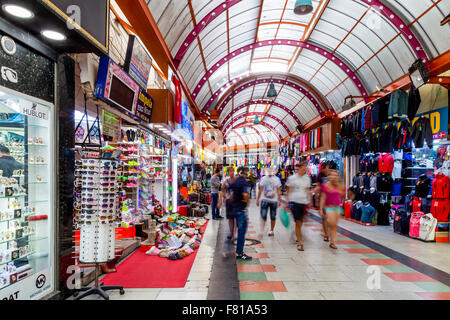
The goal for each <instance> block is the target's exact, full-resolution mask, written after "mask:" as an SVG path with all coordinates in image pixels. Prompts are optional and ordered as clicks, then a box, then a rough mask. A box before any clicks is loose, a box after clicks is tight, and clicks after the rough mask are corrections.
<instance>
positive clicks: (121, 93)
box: [94, 57, 141, 115]
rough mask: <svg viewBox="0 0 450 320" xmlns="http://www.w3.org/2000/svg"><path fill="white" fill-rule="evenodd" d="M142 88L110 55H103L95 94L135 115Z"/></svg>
mask: <svg viewBox="0 0 450 320" xmlns="http://www.w3.org/2000/svg"><path fill="white" fill-rule="evenodd" d="M140 90H141V88H140V87H139V85H138V84H137V83H136V82H135V81H134V80H133V79H132V78H131V77H130V76H129V75H128V73H126V72H125V71H124V70H122V69H121V68H120V67H119V65H118V64H117V63H115V62H114V61H113V60H112V59H111V58H109V57H101V58H100V65H99V67H98V74H97V82H96V85H95V91H94V96H95V97H97V98H100V99H103V100H105V101H107V102H109V103H111V104H113V105H115V106H117V107H119V108H123V109H125V110H127V111H128V112H131V113H132V114H133V115H134V114H135V111H136V104H137V101H138V97H139V92H140Z"/></svg>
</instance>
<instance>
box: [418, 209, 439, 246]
mask: <svg viewBox="0 0 450 320" xmlns="http://www.w3.org/2000/svg"><path fill="white" fill-rule="evenodd" d="M436 225H437V219H436V218H434V217H433V215H432V214H431V213H428V214H426V215H423V216H422V217H421V218H420V229H419V238H420V239H422V240H425V241H434V237H435V235H436Z"/></svg>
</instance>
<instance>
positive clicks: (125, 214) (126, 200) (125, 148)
mask: <svg viewBox="0 0 450 320" xmlns="http://www.w3.org/2000/svg"><path fill="white" fill-rule="evenodd" d="M126 132H127V133H128V135H129V136H131V137H133V134H132V133H133V132H136V131H134V130H130V129H128V130H126ZM128 139H130V138H128ZM114 145H115V146H117V147H119V148H121V150H122V155H121V156H120V158H119V161H120V162H119V166H120V167H121V169H122V170H121V173H120V174H119V175H118V177H119V181H120V182H122V193H123V196H122V203H123V206H122V211H121V220H122V224H123V225H124V226H126V227H128V226H132V225H134V224H135V223H138V222H139V220H140V213H139V182H140V180H141V166H140V163H139V162H138V161H139V142H120V143H116V144H114Z"/></svg>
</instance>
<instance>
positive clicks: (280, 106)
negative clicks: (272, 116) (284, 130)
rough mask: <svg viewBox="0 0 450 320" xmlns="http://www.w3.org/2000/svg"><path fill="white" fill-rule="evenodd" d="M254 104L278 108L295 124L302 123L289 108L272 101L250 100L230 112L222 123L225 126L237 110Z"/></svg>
mask: <svg viewBox="0 0 450 320" xmlns="http://www.w3.org/2000/svg"><path fill="white" fill-rule="evenodd" d="M255 104H270V105H272V106H275V107H278V108H280V109H283V110H284V111H286V112H287V113H288V115H290V116H291V117H292V118H293V119H294V121H295V122H297V123H298V124H302V122H301V121H300V119H299V118H298V117H297V116H296V115H295V113H294V112H292V110H290V109H289V108H287V107H285V106H284V105H282V104H280V103H278V102H274V101H272V100H251V101H249V102H246V103H244V104H241V105H240V106H238V107H235V108H234V109H233V112H230V113H229V114H228V115H227V116H226V117H225V118H224V119H223V121H222V123H223V124H226V123H227V121H228V120H230V118H231V117H232V115H233V114H234V113H236V112H238V111H239V110H241V109H243V108H246V107H248V106H251V105H255Z"/></svg>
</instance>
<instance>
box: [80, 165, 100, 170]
mask: <svg viewBox="0 0 450 320" xmlns="http://www.w3.org/2000/svg"><path fill="white" fill-rule="evenodd" d="M82 168H83V170H86V169H89V170H95V169H98V166H85V165H83V166H82Z"/></svg>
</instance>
